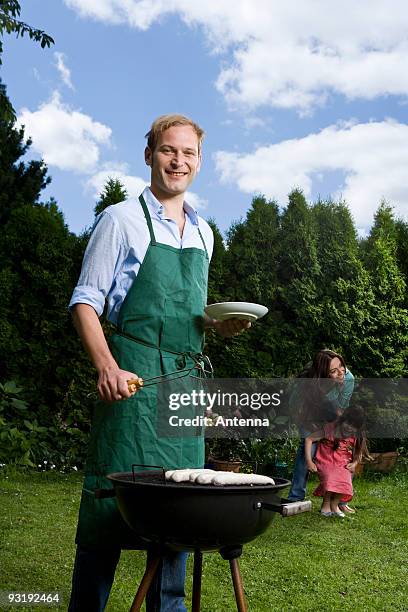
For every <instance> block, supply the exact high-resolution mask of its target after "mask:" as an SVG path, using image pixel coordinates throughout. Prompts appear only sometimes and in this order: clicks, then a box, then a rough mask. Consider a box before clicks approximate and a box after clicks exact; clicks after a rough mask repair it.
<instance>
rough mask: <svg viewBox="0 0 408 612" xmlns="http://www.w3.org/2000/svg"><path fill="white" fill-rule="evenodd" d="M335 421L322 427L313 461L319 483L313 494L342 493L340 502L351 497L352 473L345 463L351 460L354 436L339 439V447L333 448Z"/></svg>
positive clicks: (319, 495)
mask: <svg viewBox="0 0 408 612" xmlns="http://www.w3.org/2000/svg"><path fill="white" fill-rule="evenodd" d="M335 427H336V425H335V423H328V424H327V425H325V427H324V438H323V439H322V440H320V442H319V444H318V447H317V452H316V457H315V460H314V461H315V463H316V465H317V473H318V475H319V478H320V484H319V486H318V487H317V489H315V490H314V491H313V495H316V496H317V497H323V495H324V494H325V493H327V492H329V491H330V492H331V493H342V494H343V497H342V498H341V501H342V502H348V501H350V500H351V499H352V497H353V485H352V473H351V472H350V470H348V469H347V467H346V466H347V464H348V463H351V462H352V461H353V448H354V445H355V443H356V438H354V437H349V438H345V439H344V440H340V441H339V447H338V448H337V449H336V450H334V439H335V437H334V431H335Z"/></svg>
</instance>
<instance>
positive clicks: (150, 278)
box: [69, 115, 249, 612]
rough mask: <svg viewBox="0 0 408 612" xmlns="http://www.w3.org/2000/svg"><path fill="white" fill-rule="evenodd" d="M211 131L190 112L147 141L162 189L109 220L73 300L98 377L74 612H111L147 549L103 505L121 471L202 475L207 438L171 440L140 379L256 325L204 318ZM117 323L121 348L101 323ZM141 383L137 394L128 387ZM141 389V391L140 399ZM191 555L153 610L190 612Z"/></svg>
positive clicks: (89, 253)
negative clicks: (192, 196) (195, 188)
mask: <svg viewBox="0 0 408 612" xmlns="http://www.w3.org/2000/svg"><path fill="white" fill-rule="evenodd" d="M203 135H204V132H203V130H202V129H201V128H200V127H199V126H198V125H197V124H196V123H194V122H193V121H191V120H190V119H188V118H187V117H184V116H182V115H165V116H162V117H159V118H158V119H156V121H154V123H153V125H152V127H151V129H150V131H149V132H148V133H147V134H146V137H147V139H148V140H147V147H146V149H145V161H146V164H147V165H148V166H150V170H151V184H150V187H149V188H146V189H145V190H144V191H143V193H142V194H141V195H140V196H139V199H138V200H126V201H125V202H122V203H120V204H115V205H114V206H109V207H108V208H106V209H105V210H104V211H103V213H102V214H101V215H100V216H99V217H98V219H97V221H96V226H95V228H94V230H93V233H92V236H91V239H90V241H89V244H88V247H87V250H86V253H85V256H84V261H83V266H82V270H81V275H80V278H79V281H78V285H77V287H76V288H75V290H74V293H73V296H72V298H71V302H70V308H71V309H72V315H73V319H74V324H75V327H76V329H77V331H78V333H79V335H80V337H81V339H82V342H83V344H84V346H85V348H86V350H87V352H88V354H89V356H90V358H91V360H92V362H93V364H94V366H95V368H96V370H97V372H98V383H97V389H98V393H99V397H100V400H101V401H100V402H98V404H97V405H96V407H95V411H94V415H93V420H92V431H91V441H90V448H89V452H88V457H87V465H86V475H85V482H84V488H83V492H82V498H81V506H80V512H79V523H78V530H77V537H76V542H77V544H78V547H77V554H76V559H75V567H74V574H73V582H72V594H71V601H70V608H69V609H70V611H71V612H72V611H79V610H80V611H82V610H83V611H86V612H94V611H101V610H104V608H105V606H106V602H107V600H108V597H109V592H110V589H111V586H112V582H113V578H114V573H115V569H116V565H117V562H118V560H119V556H120V551H121V549H123V548H140V547H143V545H142V543H141V542H140V541H138V540H137V538H136V537H135V534H134V533H133V532H131V531H130V529H129V528H128V527H127V526H126V524H125V523H124V521H123V519H122V518H121V516H120V513H119V511H118V509H117V506H116V501H115V500H114V499H98V498H97V497H95V489H97V488H100V487H110V486H111V485H110V483H109V481H108V480H107V479H106V476H107V474H109V473H111V472H127V471H130V470H131V466H132V464H143V465H160V466H165V467H166V468H194V467H202V465H203V463H204V440H203V439H202V438H201V437H191V438H181V437H180V438H170V439H165V438H159V437H158V436H157V432H156V428H155V423H156V412H157V405H156V404H157V395H156V394H157V392H156V389H155V387H154V386H153V387H152V386H151V387H146V388H143V387H141V388H140V387H139V385H138V384H137V381H140V379H147V378H151V377H155V376H161V375H166V374H170V373H172V372H175V371H177V370H180V369H186V368H189V367H192V366H194V360H193V359H192V355H199V354H200V353H201V351H202V349H203V342H204V335H203V332H204V328H205V327H213V328H215V329H216V331H217V332H218V333H219V334H221V335H222V336H224V337H228V336H232V335H234V334H235V333H238V332H240V331H241V330H243V329H245V328H247V327H249V323H248V322H246V321H239V320H236V319H230V320H228V321H216V320H212V319H208V318H206V317H204V307H205V304H206V300H207V278H208V265H209V260H210V257H211V253H212V248H213V236H212V232H211V229H210V227H209V226H208V224H207V223H206V222H205V221H204V220H203V219H201V218H200V217H199V216H198V215H197V213H196V211H195V210H194V209H193V208H192V207H191V206H189V204H187V202H186V201H185V199H184V198H185V192H186V190H187V188H188V187H189V185H190V184H191V182H192V181H193V179H194V177H195V175H196V174H197V172H199V170H200V164H201V144H202V139H203ZM105 306H106V316H107V318H108V320H109V321H110V322H111V323H113V324H114V325H115V326H116V330H115V333H114V334H113V336H112V337H111V338H110V341H109V345H108V343H107V341H106V339H105V336H104V333H103V330H102V327H101V324H100V321H99V317H100V316H101V315H102V313H103V312H104V309H105ZM130 379H132V380H134V381H136V384H135V386H134V388H133V389H132V390H129V387H128V381H129V380H130ZM138 389H139V390H138ZM185 563H186V555H185V554H184V553H174V554H169V555H167V556H166V557H165V558H164V560H163V563H162V566H161V567H160V570H159V572H158V573H157V577H156V580H155V582H154V584H153V585H152V587H151V589H150V591H149V595H148V599H147V610H148V611H149V612H151V611H153V610H154V611H161V612H164V611H166V610H177V611H184V610H185V609H186V608H185V606H184V600H183V597H184V578H185Z"/></svg>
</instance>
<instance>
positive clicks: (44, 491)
mask: <svg viewBox="0 0 408 612" xmlns="http://www.w3.org/2000/svg"><path fill="white" fill-rule="evenodd" d="M313 486H314V483H313V482H312V483H311V484H310V487H311V488H312V487H313ZM80 489H81V476H80V475H79V474H75V473H73V474H59V473H52V472H45V473H31V474H28V473H25V474H24V473H18V472H14V473H13V472H11V471H9V472H8V473H3V474H2V475H0V590H3V591H4V590H12V591H13V590H14V591H25V592H28V591H35V592H38V591H41V592H50V591H59V592H60V593H61V594H62V597H63V603H62V605H61V606H60V607H59V609H62V610H64V609H65V610H66V608H67V603H68V598H69V591H70V580H71V571H72V563H73V558H74V551H75V546H74V537H75V528H76V519H77V512H78V504H79V496H80ZM355 490H356V494H355V499H354V500H353V503H354V506H355V507H356V508H357V510H358V512H357V514H356V515H354V516H352V517H348V518H347V519H344V520H341V519H325V518H322V517H320V516H319V514H318V507H319V502H318V500H314V501H313V512H312V513H308V514H304V515H300V516H295V517H291V518H286V519H282V518H281V517H280V516H278V515H277V516H276V518H275V519H274V521H273V523H272V526H271V528H270V529H269V530H268V531H267V532H266V533H265V534H264V535H263V536H261V537H259V538H258V539H257V540H255V541H254V542H252V543H251V544H247V545H246V546H245V547H244V553H243V555H242V557H241V559H240V565H241V573H242V576H243V582H244V587H245V593H246V598H247V602H248V608H249V610H250V611H253V612H264V611H265V612H271V611H275V610H282V611H292V610H293V611H299V610H300V611H302V610H313V611H316V610H324V611H325V612H330V611H331V610H333V611H334V610H339V609H341V610H342V611H348V610H353V611H354V612H355V611H357V612H358V611H364V612H366V611H373V612H374V611H375V612H378V611H382V610H384V611H391V610H392V611H393V612H394V611H400V610H401V611H406V610H408V603H407V602H408V587H407V585H408V564H407V559H408V522H407V511H408V473H407V472H404V471H397V472H395V473H394V474H392V475H390V476H376V475H373V476H371V478H370V479H361V478H360V479H356V482H355ZM143 569H144V554H143V553H142V552H139V551H124V552H123V553H122V557H121V560H120V563H119V566H118V570H117V574H116V579H115V583H114V587H113V590H112V594H111V597H110V600H109V603H108V607H107V610H108V612H122V611H123V612H125V611H126V612H127V611H128V610H129V608H130V604H131V601H132V598H133V596H134V593H135V591H136V588H137V584H138V582H139V580H140V578H141V576H142V574H143ZM191 572H192V563H191V559H190V561H189V566H188V577H187V584H186V588H187V592H188V593H189V596H188V598H187V606H188V607H189V608H191V597H190V596H191V588H192V576H191ZM0 609H5V608H4V607H1V606H0ZM19 609H20V610H29V609H32V610H33V609H36V610H42V609H44V610H49V609H50V608H44V607H39V606H35V608H34V607H32V608H28V607H20V608H19ZM54 609H55V608H54ZM201 609H202V611H203V612H231V611H233V610H235V609H236V608H235V604H234V598H233V590H232V584H231V579H230V576H229V570H228V563H227V562H226V561H224V560H223V559H221V557H220V555H218V554H217V553H216V554H206V555H205V556H204V567H203V588H202V605H201Z"/></svg>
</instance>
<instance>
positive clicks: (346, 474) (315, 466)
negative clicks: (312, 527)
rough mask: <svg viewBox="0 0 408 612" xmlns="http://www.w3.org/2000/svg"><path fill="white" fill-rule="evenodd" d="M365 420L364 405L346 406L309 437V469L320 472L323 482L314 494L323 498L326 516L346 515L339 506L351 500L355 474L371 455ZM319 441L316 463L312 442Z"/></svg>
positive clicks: (322, 510) (322, 512) (306, 446)
mask: <svg viewBox="0 0 408 612" xmlns="http://www.w3.org/2000/svg"><path fill="white" fill-rule="evenodd" d="M364 420H365V418H364V410H363V409H362V408H360V407H359V406H355V407H352V408H346V410H345V411H344V412H343V414H342V415H341V416H340V417H338V418H337V419H336V420H335V421H334V422H332V423H327V424H326V425H325V426H324V428H323V430H321V431H316V432H315V433H313V434H311V435H310V436H308V437H307V438H306V440H305V456H306V464H307V468H308V470H310V471H311V472H317V473H318V475H319V478H320V485H319V486H318V487H317V489H316V490H315V491H314V492H313V494H314V495H316V496H318V497H323V504H322V507H321V510H320V513H321V514H322V516H338V517H341V518H343V517H344V516H345V515H344V512H342V511H341V510H340V509H339V502H340V500H341V501H342V502H347V501H350V499H351V498H352V497H353V485H352V474H353V473H354V470H355V468H356V465H357V463H358V462H359V461H361V460H362V459H363V457H364V458H365V459H369V458H370V457H369V455H368V451H367V446H366V439H365V436H364V433H363V426H364ZM316 441H320V442H319V444H318V448H317V452H316V456H315V459H314V462H313V460H312V444H313V442H316Z"/></svg>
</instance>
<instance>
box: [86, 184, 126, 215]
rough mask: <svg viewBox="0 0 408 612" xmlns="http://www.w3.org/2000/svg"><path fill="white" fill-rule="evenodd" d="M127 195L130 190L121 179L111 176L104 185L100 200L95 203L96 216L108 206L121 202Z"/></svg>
mask: <svg viewBox="0 0 408 612" xmlns="http://www.w3.org/2000/svg"><path fill="white" fill-rule="evenodd" d="M127 197H128V192H127V190H126V189H125V186H124V185H123V184H122V183H121V182H120V180H119V179H117V178H111V177H109V178H108V180H107V181H106V183H105V185H104V187H103V191H102V193H101V195H100V197H99V201H98V202H97V203H96V205H95V208H94V212H95V216H97V215H99V214H100V213H101V212H102V211H103V210H105V208H106V207H107V206H111V205H112V204H119V202H123V201H124V200H126V198H127Z"/></svg>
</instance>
